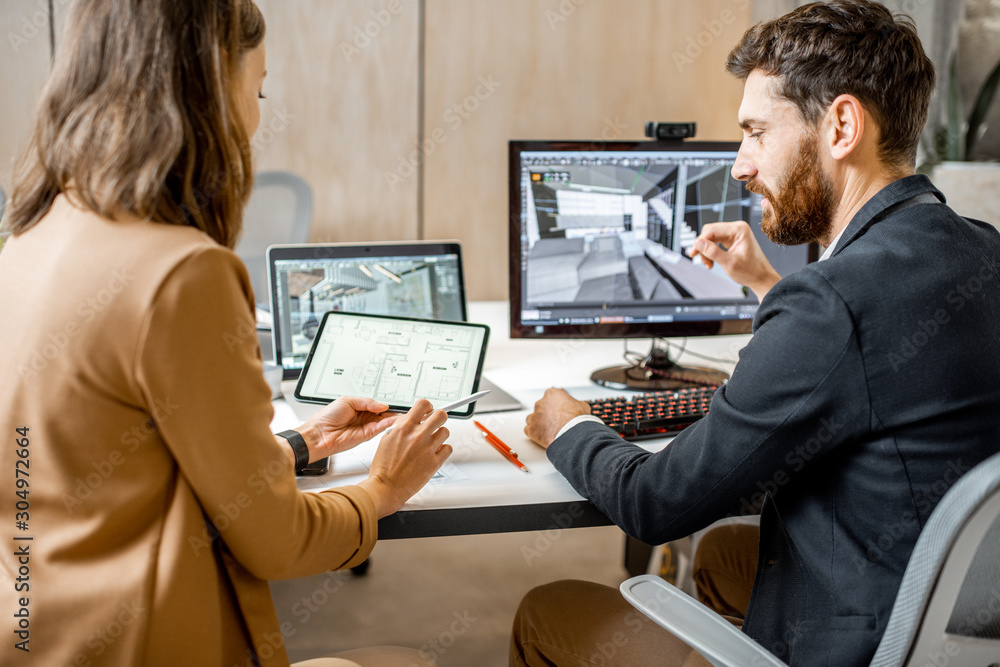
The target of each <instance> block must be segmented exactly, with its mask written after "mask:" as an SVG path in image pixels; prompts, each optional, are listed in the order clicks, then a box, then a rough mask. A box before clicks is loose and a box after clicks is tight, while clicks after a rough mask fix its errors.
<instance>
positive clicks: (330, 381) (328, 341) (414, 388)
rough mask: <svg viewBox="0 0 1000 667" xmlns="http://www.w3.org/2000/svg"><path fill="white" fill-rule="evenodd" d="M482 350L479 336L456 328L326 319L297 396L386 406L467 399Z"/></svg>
mask: <svg viewBox="0 0 1000 667" xmlns="http://www.w3.org/2000/svg"><path fill="white" fill-rule="evenodd" d="M482 347H483V335H482V331H481V330H479V329H474V328H468V327H466V326H462V325H450V324H447V323H436V322H435V323H428V322H419V321H408V320H398V319H388V318H385V319H383V318H376V317H372V316H361V315H357V316H356V315H350V314H331V317H328V318H326V319H325V320H324V325H323V329H322V331H321V332H320V334H319V340H318V341H317V343H316V348H315V350H314V351H313V358H312V360H311V362H310V364H309V369H308V370H307V373H306V377H305V378H304V382H303V386H302V390H303V393H306V394H308V395H312V396H319V397H337V396H341V395H353V396H371V397H373V398H375V399H377V400H379V401H383V402H385V403H388V404H390V405H411V404H412V403H413V402H414V401H415V400H416V399H417V398H427V399H430V400H431V402H432V403H445V402H449V401H452V400H455V399H457V398H461V397H462V396H465V395H467V394H469V393H471V391H472V388H473V385H474V383H475V375H476V370H477V367H478V364H479V361H480V355H481V350H482Z"/></svg>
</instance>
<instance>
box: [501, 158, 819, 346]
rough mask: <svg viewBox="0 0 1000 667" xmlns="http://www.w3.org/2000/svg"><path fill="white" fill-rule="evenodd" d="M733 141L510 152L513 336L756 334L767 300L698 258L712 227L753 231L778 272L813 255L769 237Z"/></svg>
mask: <svg viewBox="0 0 1000 667" xmlns="http://www.w3.org/2000/svg"><path fill="white" fill-rule="evenodd" d="M738 149H739V144H738V143H736V142H694V141H692V142H681V141H677V142H663V143H660V142H653V141H630V142H612V143H606V142H598V143H594V142H582V141H558V142H556V141H512V142H510V154H509V160H510V163H509V168H510V181H509V186H510V221H511V225H510V237H509V243H510V248H509V250H510V253H509V255H510V303H511V317H510V319H511V336H512V337H514V338H529V337H557V338H568V337H581V336H582V337H590V338H630V337H645V338H649V337H666V336H691V335H710V334H735V333H748V332H749V331H750V328H751V322H752V319H753V316H754V313H755V312H756V311H757V306H758V305H759V304H758V301H757V298H756V297H755V296H754V294H753V292H751V291H750V290H749V289H747V288H745V287H742V286H740V285H739V284H737V283H735V282H734V281H732V280H731V279H730V278H729V277H728V276H727V275H726V273H725V271H723V269H722V267H720V266H718V265H716V266H715V267H713V268H712V269H711V270H709V269H707V268H705V266H704V265H702V264H701V263H700V262H696V261H692V260H691V258H690V257H689V252H690V249H691V245H692V243H693V242H694V240H695V239H696V238H697V236H698V234H699V233H700V232H701V230H702V228H703V227H704V225H706V224H708V223H710V222H720V221H733V220H745V221H747V222H748V223H749V224H750V226H751V228H752V229H753V232H754V234H755V235H756V237H757V240H758V241H759V242H760V244H761V247H762V248H763V251H764V254H765V255H766V256H767V257H768V259H769V260H770V262H771V263H772V264H773V265H774V267H775V269H777V271H778V272H779V273H780V274H782V275H787V274H788V273H791V272H794V271H797V270H798V269H800V268H801V267H803V266H805V264H806V263H808V262H809V261H810V260H811V259H815V256H816V247H815V246H799V247H784V246H779V245H776V244H774V243H772V242H771V241H770V240H768V239H767V238H766V237H765V236H764V234H763V232H761V230H760V219H761V207H760V200H761V197H760V196H759V195H755V194H752V193H750V192H748V191H747V190H746V189H745V188H744V187H743V183H742V182H740V181H738V180H736V179H734V178H733V177H732V175H731V173H730V172H731V169H732V166H733V163H734V161H735V159H736V154H737V151H738Z"/></svg>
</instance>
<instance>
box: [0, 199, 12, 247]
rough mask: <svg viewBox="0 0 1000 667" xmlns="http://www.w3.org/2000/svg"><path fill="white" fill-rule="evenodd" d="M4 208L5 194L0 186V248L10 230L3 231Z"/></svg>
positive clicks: (5, 205)
mask: <svg viewBox="0 0 1000 667" xmlns="http://www.w3.org/2000/svg"><path fill="white" fill-rule="evenodd" d="M5 208H7V195H6V194H4V191H3V188H0V249H2V248H3V243H4V241H6V240H7V236H9V234H10V232H5V231H3V212H4V209H5Z"/></svg>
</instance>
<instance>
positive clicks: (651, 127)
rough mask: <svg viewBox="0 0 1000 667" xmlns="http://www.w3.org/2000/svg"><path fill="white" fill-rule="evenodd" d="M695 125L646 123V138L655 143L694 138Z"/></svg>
mask: <svg viewBox="0 0 1000 667" xmlns="http://www.w3.org/2000/svg"><path fill="white" fill-rule="evenodd" d="M696 129H697V124H695V123H654V122H653V121H649V122H648V123H646V136H647V137H649V138H650V139H655V140H657V141H677V140H679V139H691V138H693V137H694V133H695V130H696Z"/></svg>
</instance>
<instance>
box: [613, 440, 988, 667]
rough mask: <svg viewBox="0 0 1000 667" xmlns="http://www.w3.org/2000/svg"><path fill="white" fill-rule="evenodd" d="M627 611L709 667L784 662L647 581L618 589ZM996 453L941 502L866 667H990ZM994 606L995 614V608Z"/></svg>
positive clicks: (777, 666)
mask: <svg viewBox="0 0 1000 667" xmlns="http://www.w3.org/2000/svg"><path fill="white" fill-rule="evenodd" d="M620 588H621V592H622V595H624V596H625V599H626V600H628V601H629V603H631V604H632V605H633V606H634V607H636V608H637V609H638V610H639V611H641V612H642V613H643V614H645V615H646V616H648V617H649V618H650V619H652V620H653V621H655V622H656V623H657V624H659V625H660V626H662V627H664V628H666V629H667V630H669V631H670V632H671V633H672V634H674V635H675V636H677V637H678V638H680V639H681V640H683V641H684V642H686V643H687V644H689V645H690V646H691V647H693V648H694V649H695V650H697V651H698V652H699V653H701V654H702V655H703V656H704V657H705V658H706V659H707V660H708V661H709V662H711V663H712V664H713V665H715V667H729V666H732V667H738V666H742V665H761V666H762V667H763V666H767V667H781V666H782V665H784V664H785V663H783V662H781V661H780V660H778V659H777V658H776V657H775V656H774V655H772V654H771V653H769V652H768V651H766V650H764V649H763V648H761V646H760V645H758V644H757V643H756V642H754V641H753V640H752V639H750V637H748V636H746V635H745V634H743V633H742V632H741V631H740V630H739V629H738V628H736V627H735V626H734V625H732V624H731V623H730V622H729V621H727V620H725V619H724V618H722V616H719V615H718V614H716V613H715V612H713V611H711V610H710V609H709V608H708V607H706V606H704V605H702V604H701V603H700V602H698V601H697V600H695V599H694V598H692V597H690V596H688V595H687V594H685V593H682V592H681V591H679V590H678V589H676V588H674V587H673V586H671V585H670V584H668V583H667V582H665V581H664V580H662V579H660V578H659V577H656V576H654V575H649V574H646V575H642V576H638V577H633V578H632V579H629V580H627V581H625V582H624V583H622V585H621V587H620ZM998 592H1000V454H994V455H993V456H991V457H990V458H988V459H986V460H985V461H983V462H982V463H980V464H979V465H978V466H976V467H975V468H973V469H972V470H971V471H969V472H968V473H966V474H965V475H964V476H963V477H962V478H961V479H959V480H958V482H956V483H955V485H954V486H953V487H952V488H951V489H950V490H949V491H948V492H947V493H946V494H945V496H944V498H942V499H941V502H940V503H939V504H938V506H937V507H936V508H934V511H933V512H932V513H931V517H930V519H928V521H927V525H926V526H925V527H924V529H923V531H922V532H921V533H920V537H919V538H917V544H916V546H915V547H914V549H913V554H912V555H911V556H910V561H909V563H908V564H907V566H906V571H905V572H904V573H903V580H902V583H901V584H900V587H899V592H898V593H897V595H896V602H895V604H894V605H893V608H892V613H891V614H890V616H889V623H888V626H887V627H886V630H885V634H884V635H883V636H882V641H881V642H880V643H879V646H878V649H877V650H876V652H875V656H874V657H873V658H872V662H871V665H872V667H902V666H907V667H917V666H923V665H925V664H945V663H943V662H940V661H938V662H934V658H935V656H937V657H940V658H941V659H942V660H945V661H946V662H947V664H948V667H962V666H963V665H970V666H971V665H975V666H976V667H995V666H996V665H1000V593H998ZM995 607H996V608H995Z"/></svg>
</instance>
